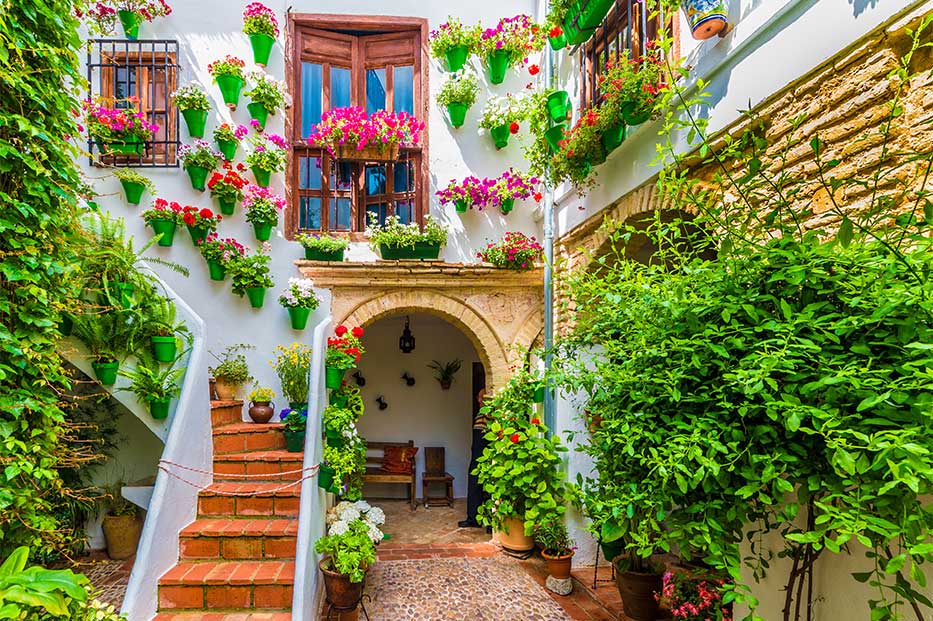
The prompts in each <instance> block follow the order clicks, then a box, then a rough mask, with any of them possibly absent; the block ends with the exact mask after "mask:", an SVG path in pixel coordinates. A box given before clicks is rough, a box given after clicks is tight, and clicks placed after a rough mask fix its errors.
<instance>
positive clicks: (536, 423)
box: [531, 416, 541, 425]
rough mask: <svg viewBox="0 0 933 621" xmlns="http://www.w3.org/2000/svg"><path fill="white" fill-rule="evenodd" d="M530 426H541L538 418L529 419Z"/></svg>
mask: <svg viewBox="0 0 933 621" xmlns="http://www.w3.org/2000/svg"><path fill="white" fill-rule="evenodd" d="M531 424H532V425H540V424H541V419H540V418H538V417H537V416H535V417H534V418H532V419H531Z"/></svg>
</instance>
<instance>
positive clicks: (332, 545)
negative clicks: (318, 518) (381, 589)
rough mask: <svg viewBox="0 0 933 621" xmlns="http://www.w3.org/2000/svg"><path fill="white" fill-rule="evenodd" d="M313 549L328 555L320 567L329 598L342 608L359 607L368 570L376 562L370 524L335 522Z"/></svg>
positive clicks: (363, 522)
mask: <svg viewBox="0 0 933 621" xmlns="http://www.w3.org/2000/svg"><path fill="white" fill-rule="evenodd" d="M314 549H315V550H316V551H317V553H318V554H324V555H326V556H324V558H322V559H321V562H320V563H319V565H318V567H319V568H320V569H321V574H322V575H323V576H324V591H325V593H326V594H327V601H328V602H330V603H331V604H332V605H333V606H334V607H335V608H337V609H339V610H344V611H351V610H356V606H357V605H358V604H359V602H360V600H361V599H362V598H363V583H364V581H365V579H366V572H367V571H368V570H369V568H370V567H371V566H372V565H373V563H375V562H376V546H375V544H373V540H372V536H371V534H370V528H369V526H368V525H367V523H366V522H365V521H364V520H360V519H354V520H352V521H340V522H336V523H334V524H332V525H331V526H330V528H329V530H328V534H327V536H326V537H321V538H320V539H318V540H317V543H315V544H314Z"/></svg>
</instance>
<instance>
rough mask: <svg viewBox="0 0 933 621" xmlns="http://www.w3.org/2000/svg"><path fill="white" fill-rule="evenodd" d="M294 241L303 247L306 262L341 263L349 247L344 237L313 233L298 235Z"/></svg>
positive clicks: (348, 241)
mask: <svg viewBox="0 0 933 621" xmlns="http://www.w3.org/2000/svg"><path fill="white" fill-rule="evenodd" d="M295 241H297V242H298V243H299V244H301V245H302V247H304V249H305V259H307V260H308V261H343V253H344V252H345V251H346V249H347V246H349V245H350V240H348V239H347V238H346V237H334V236H333V235H318V234H314V233H299V234H298V235H296V236H295Z"/></svg>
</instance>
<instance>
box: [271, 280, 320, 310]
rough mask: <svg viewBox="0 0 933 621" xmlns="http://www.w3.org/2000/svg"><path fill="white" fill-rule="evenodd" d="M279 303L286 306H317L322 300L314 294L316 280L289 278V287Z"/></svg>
mask: <svg viewBox="0 0 933 621" xmlns="http://www.w3.org/2000/svg"><path fill="white" fill-rule="evenodd" d="M279 303H280V304H281V305H282V306H285V307H295V306H298V307H301V308H310V309H315V308H317V307H318V304H319V303H320V300H318V297H317V295H315V294H314V281H313V280H311V279H310V278H289V279H288V287H286V288H285V290H284V291H282V295H280V296H279Z"/></svg>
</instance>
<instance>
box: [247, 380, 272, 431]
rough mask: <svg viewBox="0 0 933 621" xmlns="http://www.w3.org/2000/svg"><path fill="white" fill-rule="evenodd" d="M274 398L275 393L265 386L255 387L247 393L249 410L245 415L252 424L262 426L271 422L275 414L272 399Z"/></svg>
mask: <svg viewBox="0 0 933 621" xmlns="http://www.w3.org/2000/svg"><path fill="white" fill-rule="evenodd" d="M274 398H275V392H273V390H272V389H271V388H266V387H265V386H257V387H256V388H253V390H252V392H250V393H249V409H248V410H247V413H248V414H249V417H250V418H251V419H252V421H253V422H254V423H257V424H260V425H263V424H265V423H268V422H269V421H270V420H272V415H273V414H275V404H273V403H272V399H274Z"/></svg>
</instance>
